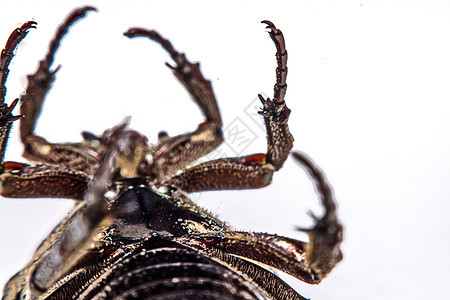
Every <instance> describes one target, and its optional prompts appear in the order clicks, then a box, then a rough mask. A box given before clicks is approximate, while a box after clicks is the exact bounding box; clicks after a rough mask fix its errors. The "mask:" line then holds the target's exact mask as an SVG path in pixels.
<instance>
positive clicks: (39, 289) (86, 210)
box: [0, 7, 342, 299]
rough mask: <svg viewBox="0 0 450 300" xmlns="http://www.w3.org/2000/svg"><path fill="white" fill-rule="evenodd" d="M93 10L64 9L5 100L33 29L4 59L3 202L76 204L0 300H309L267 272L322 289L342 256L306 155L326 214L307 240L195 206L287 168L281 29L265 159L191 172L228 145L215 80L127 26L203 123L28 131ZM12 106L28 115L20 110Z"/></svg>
mask: <svg viewBox="0 0 450 300" xmlns="http://www.w3.org/2000/svg"><path fill="white" fill-rule="evenodd" d="M92 10H95V8H93V7H81V8H78V9H76V10H74V11H73V12H71V13H70V15H69V16H68V17H67V19H66V20H65V21H64V22H63V23H62V24H61V25H60V27H59V28H58V29H57V31H56V34H55V37H54V38H53V40H52V41H51V42H50V45H49V50H48V52H47V54H46V56H45V57H44V59H43V60H42V61H40V62H39V65H38V68H37V70H36V72H35V73H34V74H31V75H29V76H28V84H27V87H26V92H25V93H24V94H23V95H22V96H21V97H20V99H16V100H14V101H12V103H11V104H9V105H8V104H6V103H5V95H6V88H5V82H6V78H7V75H8V72H9V70H8V66H9V63H10V61H11V59H12V57H13V52H14V50H15V48H16V46H17V45H18V44H19V43H20V41H21V40H22V39H23V38H25V36H26V35H27V33H28V31H29V29H31V28H35V25H36V23H35V22H27V23H25V24H23V25H22V26H21V27H20V28H17V29H16V30H14V31H13V33H12V34H11V35H10V37H9V39H8V41H7V43H6V46H5V48H4V50H3V51H2V53H1V61H0V102H1V103H2V104H1V106H0V183H1V195H2V196H3V197H11V198H38V197H58V198H70V199H75V200H77V205H76V206H75V207H74V209H73V210H72V212H71V213H70V214H69V216H68V217H67V218H66V219H64V220H62V221H61V223H60V224H59V225H58V226H57V227H56V228H55V229H54V230H53V231H52V232H51V233H50V235H49V236H48V237H47V239H46V240H44V242H43V243H42V244H41V245H40V246H39V248H38V249H37V250H36V253H35V254H34V257H33V258H32V259H31V261H30V263H29V264H28V265H27V266H25V268H24V269H23V270H22V271H20V272H18V273H17V274H16V275H15V276H14V277H12V278H11V279H10V281H9V282H8V284H7V285H6V287H5V290H4V296H3V299H38V298H39V299H77V298H83V299H92V298H95V299H100V298H102V299H103V298H107V299H112V298H118V299H304V298H303V297H302V296H301V295H299V294H298V293H297V292H296V291H294V290H293V289H292V288H291V287H290V286H288V285H287V284H286V283H285V282H284V281H282V280H281V279H280V278H279V277H278V276H276V275H275V274H273V273H272V272H270V271H269V270H268V267H269V268H270V267H273V268H276V269H278V270H281V271H284V272H286V273H288V274H291V275H293V276H295V277H296V278H298V279H300V280H302V281H304V282H307V283H311V284H316V283H319V282H320V281H321V280H322V279H323V278H324V277H325V276H326V275H327V274H328V273H329V272H330V270H331V269H332V268H333V267H334V266H335V264H336V263H337V262H339V261H340V260H341V259H342V254H341V251H340V249H339V246H340V243H341V241H342V226H341V224H340V222H339V220H338V218H337V216H336V204H335V200H334V195H333V192H332V189H331V188H330V186H329V184H328V182H327V180H326V178H325V177H324V175H323V173H322V171H320V169H318V168H317V167H316V165H315V164H314V163H313V162H312V161H311V160H310V159H309V158H308V157H307V156H306V155H305V154H302V153H300V152H293V153H292V155H293V157H294V159H295V160H296V161H297V162H299V163H300V164H301V165H302V166H303V167H304V168H305V169H306V170H307V171H308V172H309V173H310V175H311V178H312V180H313V181H314V182H315V184H316V186H317V191H318V194H319V196H320V199H321V203H322V205H323V207H324V214H323V216H321V217H314V220H315V225H314V226H313V227H312V228H310V229H299V230H302V231H306V232H307V233H308V234H309V242H302V241H298V240H295V239H291V238H287V237H282V236H278V235H275V234H268V233H258V232H240V231H235V230H233V229H232V228H231V227H230V226H229V225H228V224H226V223H225V222H223V221H221V220H219V219H218V218H217V217H216V216H214V215H212V214H210V213H209V212H207V211H206V210H204V209H202V208H200V207H199V206H197V205H196V204H194V203H193V202H192V201H191V200H189V198H188V197H187V195H188V194H189V193H192V192H198V191H208V190H223V189H251V188H260V187H264V186H267V185H268V184H270V182H271V179H272V175H273V173H274V172H276V171H278V170H279V169H280V168H281V167H282V166H283V164H284V162H285V161H286V159H287V157H288V155H289V153H290V152H291V149H292V147H293V138H292V136H291V134H290V132H289V129H288V118H289V114H290V110H289V108H288V107H287V106H286V102H285V100H284V98H285V93H286V87H287V85H286V75H287V66H286V63H287V52H286V48H285V42H284V37H283V34H282V33H281V31H280V30H279V29H277V28H276V27H275V25H273V24H272V23H271V22H269V21H263V23H265V24H266V25H267V28H268V30H269V31H268V32H269V35H270V37H271V38H272V40H273V42H274V43H275V46H276V49H277V51H276V57H277V65H278V66H277V69H276V75H277V76H276V77H277V79H276V83H275V88H274V89H275V92H274V97H273V99H264V98H263V97H262V96H259V98H260V100H261V102H262V106H263V107H262V110H261V111H260V114H261V115H262V116H263V118H264V122H265V126H266V129H267V152H266V154H253V155H248V156H243V157H233V158H221V159H217V160H213V161H208V162H204V163H200V164H197V165H192V164H193V163H194V162H195V161H197V160H198V159H199V158H201V157H203V156H204V155H206V154H208V153H209V152H211V151H212V150H214V149H215V148H216V147H218V146H219V145H220V144H221V143H222V141H223V137H222V120H221V116H220V113H219V109H218V106H217V102H216V99H215V97H214V93H213V90H212V86H211V82H210V81H209V80H206V79H205V78H204V77H203V75H202V73H201V72H200V68H199V64H198V63H196V64H192V63H190V62H189V61H188V60H187V59H186V56H185V55H184V54H182V53H179V52H178V51H176V50H175V49H174V47H173V46H172V44H171V43H170V42H169V41H168V40H167V39H165V38H164V37H162V36H161V35H160V34H159V33H157V32H156V31H153V30H148V29H144V28H130V29H129V30H127V31H126V32H125V36H127V37H129V38H136V37H147V38H150V39H151V40H153V41H155V42H156V43H158V44H159V45H160V46H162V48H164V50H166V51H167V52H168V53H169V55H170V56H171V58H172V59H173V61H174V65H168V66H169V67H170V68H171V69H172V71H173V73H174V74H175V76H176V77H177V78H178V80H179V81H180V82H181V83H182V84H183V86H184V87H185V88H186V89H187V91H188V92H189V93H190V95H191V96H192V98H193V100H194V101H195V103H196V104H197V105H198V106H199V107H200V110H201V111H202V113H203V115H204V116H205V120H204V121H203V122H202V123H201V124H200V125H199V126H198V128H197V129H196V130H195V131H193V132H189V133H185V134H182V135H178V136H173V137H171V136H168V135H167V134H166V133H161V134H160V135H159V140H158V142H157V143H156V145H151V144H149V143H147V138H146V137H145V136H143V135H141V134H140V133H138V132H136V131H133V130H130V129H128V120H125V121H123V122H122V123H120V124H119V125H117V126H115V127H113V128H111V129H108V130H106V131H105V132H104V133H103V134H101V135H99V136H97V135H94V134H92V133H89V132H83V133H82V136H83V140H82V141H81V142H79V143H51V142H49V141H47V140H46V139H44V138H43V137H41V136H38V135H36V134H35V133H34V132H35V125H36V120H37V118H38V116H39V114H40V111H41V108H42V104H43V101H44V98H45V96H46V94H47V92H48V91H49V88H50V86H51V84H52V83H53V81H54V79H55V73H56V72H57V70H58V69H55V70H51V69H50V67H51V65H52V62H53V57H54V54H55V51H56V49H57V48H58V47H59V45H60V42H61V39H62V38H63V36H64V35H65V34H66V33H67V31H68V28H69V27H70V26H71V25H72V24H73V23H74V22H75V21H77V20H78V19H80V18H82V17H84V16H85V14H86V13H87V12H88V11H92ZM18 103H20V115H13V114H12V111H13V109H14V108H15V106H17V104H18ZM14 121H18V123H19V126H20V140H21V142H22V143H23V145H24V154H23V156H24V157H25V158H27V159H28V160H30V161H32V162H33V163H29V164H28V163H18V162H10V161H4V154H5V149H6V144H7V140H8V135H9V132H10V129H11V126H12V124H13V123H14Z"/></svg>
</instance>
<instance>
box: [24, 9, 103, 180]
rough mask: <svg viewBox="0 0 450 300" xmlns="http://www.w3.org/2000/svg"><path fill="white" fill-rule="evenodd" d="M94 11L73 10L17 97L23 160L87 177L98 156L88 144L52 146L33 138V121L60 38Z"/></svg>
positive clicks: (51, 76)
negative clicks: (70, 170) (59, 167)
mask: <svg viewBox="0 0 450 300" xmlns="http://www.w3.org/2000/svg"><path fill="white" fill-rule="evenodd" d="M93 10H96V9H95V8H94V7H91V6H84V7H80V8H77V9H75V10H73V11H72V12H71V13H70V14H69V15H68V17H67V18H66V19H65V20H64V22H63V23H62V24H61V25H60V26H59V27H58V29H57V30H56V33H55V36H54V37H53V39H52V40H51V42H50V44H49V48H48V52H47V54H46V55H45V57H44V59H43V60H41V61H40V62H39V65H38V68H37V70H36V72H35V73H34V74H31V75H28V77H27V78H28V83H27V87H26V93H25V94H24V95H22V97H21V99H20V100H21V103H22V104H21V107H20V109H21V114H22V115H24V116H25V117H24V118H23V119H22V120H21V121H20V139H21V141H22V143H23V144H24V153H23V156H24V157H25V158H27V159H29V160H32V161H36V162H44V163H51V164H58V165H63V166H66V167H70V168H73V169H77V170H80V171H84V172H86V173H88V174H92V173H93V172H94V167H95V166H96V164H97V162H98V159H99V154H98V153H96V151H94V149H90V147H89V143H84V144H83V143H79V144H53V143H49V142H47V141H46V140H45V139H44V138H42V137H40V136H37V135H35V134H34V130H35V126H36V121H37V118H38V116H39V114H40V112H41V109H42V105H43V101H44V99H45V97H46V95H47V93H48V91H49V89H50V87H51V84H52V83H53V81H54V79H55V74H56V72H57V71H58V69H59V67H57V68H56V69H55V70H50V67H51V65H52V63H53V59H54V56H55V53H56V51H57V49H58V47H59V45H60V43H61V40H62V38H63V37H64V36H65V35H66V34H67V32H68V30H69V28H70V27H71V26H72V25H73V24H74V23H75V22H76V21H78V20H79V19H81V18H83V17H84V16H85V15H86V13H87V12H89V11H93Z"/></svg>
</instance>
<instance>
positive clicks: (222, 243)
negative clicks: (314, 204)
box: [181, 152, 343, 283]
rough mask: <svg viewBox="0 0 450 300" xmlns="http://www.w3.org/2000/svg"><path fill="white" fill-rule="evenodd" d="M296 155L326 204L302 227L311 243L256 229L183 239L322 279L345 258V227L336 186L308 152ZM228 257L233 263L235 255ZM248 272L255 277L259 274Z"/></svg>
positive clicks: (315, 280)
mask: <svg viewBox="0 0 450 300" xmlns="http://www.w3.org/2000/svg"><path fill="white" fill-rule="evenodd" d="M293 156H294V159H295V160H296V161H297V162H298V163H300V164H301V165H302V166H303V167H304V168H305V169H306V170H307V172H308V173H309V175H310V176H311V178H312V180H313V181H314V183H315V184H316V190H317V193H318V194H319V197H320V200H321V204H322V206H323V207H324V214H323V216H322V217H314V220H315V225H314V226H313V227H312V228H311V229H298V230H301V231H306V232H307V233H308V235H309V243H305V242H301V241H297V240H295V239H291V238H287V237H282V236H277V235H271V234H266V233H254V232H217V233H216V232H212V233H207V234H199V235H194V236H191V237H183V238H181V239H182V240H183V242H185V243H187V244H190V245H192V246H194V247H197V248H199V249H201V250H203V251H206V252H207V253H209V254H210V255H212V256H217V255H219V256H220V253H221V252H225V253H227V254H232V255H235V256H239V257H244V258H248V259H252V260H255V261H257V262H260V263H263V264H267V265H269V266H272V267H274V268H277V269H280V270H282V271H284V272H286V273H289V274H291V275H293V276H295V277H297V278H299V279H301V280H302V281H305V282H308V283H319V282H320V281H321V280H322V279H323V278H324V277H325V276H326V275H327V274H328V272H329V271H331V269H332V268H333V267H334V266H335V265H336V264H337V263H338V262H339V261H340V260H341V259H342V253H341V250H340V243H341V241H342V235H343V228H342V225H341V224H340V222H339V220H338V218H337V215H336V200H335V199H334V194H333V189H332V188H331V186H330V185H329V183H328V181H327V179H326V177H325V175H324V173H323V172H322V171H321V170H320V169H319V168H318V167H317V166H316V165H315V163H314V162H313V161H312V160H311V159H310V158H309V157H308V156H306V155H305V154H303V153H300V152H293ZM224 259H227V257H224ZM228 260H229V262H230V263H232V264H233V262H234V260H233V259H231V258H228ZM237 265H239V264H237ZM243 272H244V273H245V271H243ZM248 275H250V277H251V278H255V276H254V275H255V274H248Z"/></svg>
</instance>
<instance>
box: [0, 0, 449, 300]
mask: <svg viewBox="0 0 450 300" xmlns="http://www.w3.org/2000/svg"><path fill="white" fill-rule="evenodd" d="M10 2H12V1H10ZM61 2H62V1H61ZM161 2H162V1H89V4H93V5H95V6H97V7H98V8H99V13H90V14H89V15H88V17H87V18H86V19H85V20H82V21H81V22H79V23H77V24H76V26H74V27H73V29H72V30H71V33H70V34H69V36H68V37H67V38H66V39H65V40H64V41H63V43H62V48H61V49H60V51H59V52H58V54H57V57H56V61H55V66H56V65H59V64H61V65H63V66H62V68H61V70H60V72H59V73H58V78H57V81H56V82H55V84H54V87H53V89H52V91H51V93H50V95H49V97H48V98H47V100H46V103H45V108H44V112H43V114H42V116H41V118H40V121H39V123H38V129H37V131H38V133H39V134H41V135H43V136H45V137H46V138H48V139H49V140H51V141H55V142H64V141H79V140H80V136H79V132H80V131H81V130H90V131H92V132H94V133H98V134H100V133H101V132H102V131H103V130H104V129H106V128H109V127H111V126H113V125H114V124H116V123H118V122H119V121H121V120H122V119H123V118H124V117H125V116H127V115H131V116H133V119H132V123H131V127H132V128H134V129H136V130H139V131H141V132H142V133H144V134H146V135H147V136H148V137H149V139H150V140H151V141H153V142H154V141H155V140H156V135H157V133H158V131H159V130H162V129H164V130H167V131H168V132H169V133H170V134H178V133H182V132H185V131H188V130H192V129H194V128H195V127H196V126H197V124H198V123H199V122H202V120H203V119H202V116H201V114H200V112H199V110H198V109H197V108H196V106H195V105H194V104H193V103H192V101H190V100H189V97H188V95H187V94H186V92H185V91H184V90H183V88H182V87H181V85H179V84H178V83H177V81H176V79H175V78H174V77H173V76H172V74H171V73H170V71H169V70H168V69H167V68H166V67H165V66H164V64H163V63H164V62H165V61H170V58H169V57H168V56H167V54H166V53H165V52H164V51H162V49H161V48H160V47H159V46H158V45H156V44H155V43H153V42H151V41H149V40H146V39H134V40H129V39H127V38H125V37H123V36H122V32H124V31H125V30H126V29H127V28H129V27H131V26H143V27H149V28H155V29H157V30H159V31H160V32H161V33H162V34H163V35H165V36H166V37H168V38H170V40H171V41H172V42H173V43H174V45H175V47H176V48H177V49H179V50H180V51H185V52H186V53H187V55H188V58H190V59H191V60H192V61H201V63H202V71H203V73H204V74H205V76H206V77H207V78H210V79H211V80H212V82H213V86H214V90H215V92H216V95H217V98H218V102H219V106H220V108H221V112H222V116H223V120H224V124H225V126H227V125H228V124H230V123H231V122H233V120H234V119H235V118H236V116H240V117H241V118H242V120H243V121H244V122H245V124H247V125H249V126H254V127H253V130H254V132H255V133H257V134H258V135H259V138H258V139H257V140H255V141H254V142H253V143H252V144H251V145H250V146H249V147H248V148H247V149H246V153H257V152H264V151H265V137H264V133H263V132H262V131H260V129H259V127H258V126H256V125H254V122H253V120H250V119H245V118H248V116H246V115H245V114H243V112H242V111H243V109H244V108H245V107H247V106H248V105H249V104H250V103H252V101H254V99H255V97H256V95H257V94H258V93H261V92H263V93H265V94H266V95H272V87H273V84H274V80H275V56H274V53H275V47H274V46H273V44H272V41H271V40H270V38H269V36H268V34H267V33H266V32H265V30H264V26H263V25H262V24H260V21H261V20H264V19H269V20H271V21H273V22H274V23H275V24H276V25H277V26H278V27H279V28H280V29H282V30H283V32H284V35H285V38H286V43H287V49H288V52H289V61H288V66H289V76H288V85H289V88H288V92H287V96H286V101H287V103H288V105H289V107H290V108H291V109H292V114H291V118H290V127H291V132H292V133H293V135H294V136H295V138H296V143H295V148H296V149H301V150H303V151H306V152H307V153H309V154H310V155H311V156H312V157H313V158H315V160H316V161H317V162H318V164H319V165H320V166H321V167H322V168H323V169H324V170H325V171H326V173H327V175H328V177H329V180H330V181H331V183H332V184H333V186H334V188H335V192H336V196H337V198H338V200H339V213H340V216H341V218H342V222H343V224H344V225H345V241H344V243H343V245H342V248H343V252H344V256H345V258H344V260H343V261H342V262H341V263H340V264H339V265H338V266H337V267H336V268H335V269H334V270H333V271H332V272H331V274H330V275H329V276H328V277H327V278H326V279H325V280H324V281H323V282H322V283H321V284H320V285H318V286H310V285H307V284H304V283H301V282H297V281H295V280H293V279H288V280H289V282H291V283H292V284H293V285H294V286H295V288H296V289H297V290H298V291H299V292H300V293H301V294H302V295H304V296H305V297H310V298H312V299H422V298H426V299H449V297H450V271H449V269H450V259H449V246H450V237H449V236H450V235H449V233H448V229H449V225H450V221H449V217H448V214H449V209H450V205H449V201H448V200H449V195H450V187H449V180H450V117H449V115H450V105H449V101H450V89H449V86H450V84H449V83H450V42H449V41H450V1H435V0H426V1H425V0H423V1H399V0H389V1H366V0H359V1H349V0H348V1H344V0H341V1H331V0H330V1H322V0H316V1H296V2H297V4H296V5H295V6H293V5H292V4H290V3H287V2H284V1H277V2H275V1H271V2H268V1H258V2H256V1H254V2H245V3H244V2H237V1H226V2H225V1H224V2H221V4H217V3H216V4H212V2H208V1H201V2H200V1H193V2H192V1H190V2H187V1H183V2H179V3H177V2H170V3H169V2H168V3H165V4H163V3H161ZM82 4H86V2H84V1H83V2H82V1H64V3H59V2H57V1H54V2H48V1H46V2H44V1H40V2H39V3H34V2H32V1H30V2H24V1H15V2H14V3H13V4H12V3H11V4H6V3H3V4H1V18H0V38H1V40H2V41H3V42H2V44H3V43H4V41H6V38H7V37H8V36H9V34H10V32H11V31H12V30H13V29H14V28H15V27H17V26H19V25H21V24H22V23H23V22H25V21H28V20H35V21H37V22H38V23H39V25H38V29H37V30H32V32H30V34H29V36H28V37H27V38H26V39H25V40H24V41H23V42H22V43H21V45H20V47H19V49H18V51H17V55H16V57H15V59H14V61H13V63H12V65H11V73H10V76H9V80H8V82H7V86H8V94H7V101H9V102H10V101H12V100H13V99H14V98H15V97H17V96H18V95H20V93H21V92H23V89H24V87H25V75H26V74H28V73H31V72H33V71H34V70H35V68H36V64H37V61H38V60H39V59H40V58H41V57H42V56H43V55H44V53H45V51H46V48H47V41H49V39H50V38H51V37H52V35H53V32H54V30H55V28H56V26H57V25H58V24H59V23H60V21H61V20H62V19H63V18H64V17H65V16H66V15H67V13H68V12H69V11H70V10H71V9H73V8H74V7H77V6H80V5H82ZM16 128H17V126H16ZM21 151H22V150H21V147H20V145H19V141H18V139H17V131H16V130H14V131H13V132H12V137H11V140H10V144H9V147H8V153H7V159H8V160H18V161H23V159H22V158H21V157H20V154H21ZM193 197H194V198H195V199H197V200H198V201H199V203H200V204H202V205H205V206H207V207H209V208H210V209H211V210H212V211H213V212H215V213H217V214H219V215H220V216H222V217H223V218H224V219H226V220H228V221H230V223H231V224H233V225H234V226H235V227H236V228H239V229H253V230H255V231H267V232H272V233H279V234H285V235H290V236H293V237H299V238H304V236H302V235H300V234H298V233H295V232H294V231H293V230H292V228H293V227H294V226H295V225H302V226H307V225H310V224H311V221H310V219H309V217H308V216H307V215H306V211H307V210H308V209H313V210H315V211H320V210H319V207H318V205H317V200H316V197H315V194H314V191H313V188H312V185H311V183H310V182H309V180H308V178H307V176H305V175H304V172H303V171H302V170H301V169H300V168H298V167H297V166H295V165H294V162H293V161H292V160H289V161H288V162H287V163H286V166H285V167H284V168H283V169H282V170H281V171H280V172H278V173H277V174H275V176H274V181H273V184H272V185H271V186H270V187H267V188H264V189H261V190H253V191H236V192H234V191H233V192H205V193H201V194H197V195H194V196H193ZM71 205H72V203H71V201H70V200H60V199H47V200H36V199H34V200H22V199H20V200H17V199H12V200H11V199H0V240H1V245H0V286H3V284H4V282H5V281H6V280H7V279H8V278H9V277H10V276H11V275H13V274H14V273H15V272H16V271H18V270H19V269H20V268H21V267H22V266H23V265H24V264H25V263H26V262H27V261H28V260H29V258H30V256H31V254H32V252H33V250H34V249H35V248H36V247H37V245H38V243H39V242H40V241H41V240H42V239H43V237H44V236H45V234H46V233H48V231H49V230H50V229H51V228H52V227H53V226H54V225H55V224H57V222H58V220H60V219H61V218H62V216H64V214H65V213H66V212H67V210H68V209H69V208H70V207H71Z"/></svg>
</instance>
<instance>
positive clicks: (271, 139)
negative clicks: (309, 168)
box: [166, 21, 294, 193]
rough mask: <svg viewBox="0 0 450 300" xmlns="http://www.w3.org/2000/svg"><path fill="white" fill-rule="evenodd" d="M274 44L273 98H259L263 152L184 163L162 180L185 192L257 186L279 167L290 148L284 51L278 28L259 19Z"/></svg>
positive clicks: (266, 183) (268, 179) (264, 182)
mask: <svg viewBox="0 0 450 300" xmlns="http://www.w3.org/2000/svg"><path fill="white" fill-rule="evenodd" d="M263 23H266V24H267V25H268V26H267V28H269V29H270V32H269V34H270V37H271V38H272V40H273V41H274V43H275V46H276V48H277V52H276V56H277V69H276V73H277V80H276V83H275V87H274V98H273V100H270V99H264V98H263V97H262V96H261V95H259V98H260V100H261V102H262V104H263V109H262V111H260V112H259V113H260V114H261V115H263V116H264V121H265V124H266V130H267V154H253V155H249V156H244V157H239V158H223V159H218V160H214V161H209V162H206V163H203V164H200V165H197V166H193V167H188V168H186V169H185V170H183V171H182V172H181V173H180V174H178V175H176V176H174V177H172V178H171V179H169V180H168V181H167V182H166V184H168V185H172V186H177V187H179V188H181V189H182V190H184V191H186V192H188V193H189V192H196V191H205V190H220V189H248V188H260V187H263V186H266V185H268V184H270V182H271V180H272V175H273V172H275V171H277V170H279V169H280V168H281V167H282V166H283V164H284V162H285V161H286V159H287V157H288V155H289V151H290V150H291V149H292V146H293V142H294V139H293V137H292V135H291V133H290V132H289V128H288V124H287V122H288V118H289V114H290V112H291V111H290V109H289V108H288V107H287V106H286V102H285V101H284V95H285V93H286V87H287V85H286V76H287V66H286V63H287V51H286V47H285V43H284V37H283V34H282V32H281V31H280V30H279V29H277V28H276V27H275V26H274V25H273V24H272V23H271V22H269V21H263Z"/></svg>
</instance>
